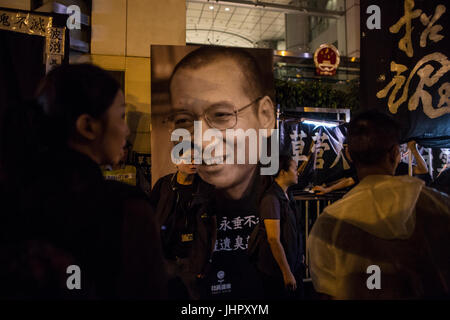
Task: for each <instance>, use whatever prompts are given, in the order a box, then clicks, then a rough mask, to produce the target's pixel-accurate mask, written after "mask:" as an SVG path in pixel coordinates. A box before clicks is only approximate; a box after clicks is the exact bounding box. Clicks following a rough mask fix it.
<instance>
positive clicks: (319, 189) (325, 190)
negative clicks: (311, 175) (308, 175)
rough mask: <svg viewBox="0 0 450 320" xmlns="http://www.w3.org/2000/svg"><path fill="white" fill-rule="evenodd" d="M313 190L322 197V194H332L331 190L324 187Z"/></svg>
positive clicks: (315, 187) (316, 187)
mask: <svg viewBox="0 0 450 320" xmlns="http://www.w3.org/2000/svg"><path fill="white" fill-rule="evenodd" d="M311 190H312V191H314V193H316V194H318V195H322V194H325V193H328V192H330V190H329V189H328V188H325V187H322V186H314V187H313V188H312V189H311ZM316 191H317V192H316Z"/></svg>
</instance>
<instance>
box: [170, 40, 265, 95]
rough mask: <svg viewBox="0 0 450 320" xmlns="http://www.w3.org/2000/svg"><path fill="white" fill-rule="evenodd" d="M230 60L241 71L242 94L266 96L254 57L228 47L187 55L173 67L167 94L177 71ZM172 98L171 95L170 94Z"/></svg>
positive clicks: (202, 49)
mask: <svg viewBox="0 0 450 320" xmlns="http://www.w3.org/2000/svg"><path fill="white" fill-rule="evenodd" d="M224 59H230V60H233V61H234V62H236V64H237V65H238V67H239V69H240V70H241V71H242V73H243V75H244V77H245V81H244V82H243V86H244V88H243V89H244V92H246V93H247V94H248V95H249V96H250V99H252V100H254V99H256V98H258V97H261V96H265V95H267V92H266V91H267V89H266V88H265V86H264V81H263V74H262V72H261V68H260V67H259V65H258V62H257V61H256V59H255V57H254V56H253V55H251V54H250V53H248V52H247V51H245V50H244V49H241V48H228V47H208V46H205V47H200V48H199V49H196V50H194V51H192V52H190V53H189V54H187V55H186V56H185V57H184V58H183V59H182V60H181V61H180V62H178V64H177V65H176V66H175V68H174V70H173V72H172V75H171V77H170V81H169V92H170V86H171V84H172V80H173V78H174V76H175V74H176V73H177V71H178V70H179V69H193V70H196V69H199V68H201V67H204V66H207V65H210V64H211V63H213V62H216V61H218V60H224ZM170 96H171V97H172V93H171V92H170Z"/></svg>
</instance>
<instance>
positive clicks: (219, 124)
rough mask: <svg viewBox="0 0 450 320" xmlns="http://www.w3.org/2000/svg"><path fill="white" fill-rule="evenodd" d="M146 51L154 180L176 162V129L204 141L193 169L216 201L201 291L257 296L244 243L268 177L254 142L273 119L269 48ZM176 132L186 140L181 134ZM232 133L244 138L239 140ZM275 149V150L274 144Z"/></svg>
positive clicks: (199, 143)
mask: <svg viewBox="0 0 450 320" xmlns="http://www.w3.org/2000/svg"><path fill="white" fill-rule="evenodd" d="M150 59H151V94H152V96H151V116H152V124H151V125H152V135H151V143H152V144H151V149H152V158H151V159H152V183H153V184H156V185H158V182H157V181H158V180H160V179H161V178H162V177H165V176H169V177H172V178H171V179H173V176H172V175H171V173H174V172H176V170H177V169H176V166H175V164H174V161H173V158H172V155H173V154H172V153H171V152H172V150H174V147H175V146H178V145H181V144H180V143H179V141H178V140H177V139H175V140H173V139H172V138H173V134H174V132H175V131H177V130H180V129H181V130H184V131H182V132H186V133H187V136H188V137H189V136H191V137H192V142H193V145H195V148H196V149H195V150H196V151H197V148H198V147H200V146H203V151H202V149H201V148H200V151H202V152H203V153H202V152H200V155H201V156H202V158H201V159H200V162H198V163H197V164H198V169H197V173H198V176H199V177H201V178H202V179H203V181H205V182H207V183H209V184H210V185H213V186H214V187H215V190H214V192H211V193H209V194H208V195H207V198H208V199H209V200H210V201H211V202H212V203H213V204H214V208H213V209H211V212H212V214H213V215H215V217H216V220H217V229H216V230H217V241H216V242H215V245H214V248H212V249H213V250H214V252H213V255H212V264H211V265H210V267H209V272H208V273H207V275H206V278H205V279H203V280H202V283H203V288H204V289H205V291H206V293H205V296H204V297H203V298H206V299H257V298H258V297H261V294H262V287H261V283H260V280H259V276H258V273H257V270H256V268H255V267H254V265H253V264H252V263H251V262H250V261H249V258H248V254H247V247H248V241H249V238H250V234H251V232H252V231H253V229H254V227H255V226H256V225H257V223H258V216H259V214H258V206H259V202H258V201H257V195H258V194H259V191H260V190H262V188H261V187H262V186H263V185H264V182H263V180H264V181H268V179H269V177H270V176H269V175H263V174H262V171H263V169H262V168H260V166H259V164H260V160H261V158H260V153H259V150H260V148H261V141H263V140H264V139H263V138H267V136H266V137H264V136H263V135H262V134H261V130H269V131H272V130H273V129H274V128H275V123H276V120H275V106H274V102H273V101H274V100H273V96H274V80H273V52H272V50H268V49H241V48H227V47H208V46H152V47H151V57H150ZM198 126H201V127H198ZM228 130H230V131H231V134H232V135H231V139H229V138H228V135H227V134H228ZM177 132H178V131H177ZM209 133H212V136H210V137H209V138H208V139H210V140H208V139H207V138H206V136H207V135H208V134H209ZM217 134H218V135H219V137H218V138H217ZM247 134H248V136H247ZM272 134H273V132H272ZM180 137H181V136H180ZM198 137H200V140H199V141H197V140H196V139H197V138H198ZM181 138H183V141H184V136H183V137H181ZM202 138H203V139H204V140H203V141H202ZM240 138H243V140H240ZM222 140H223V141H222ZM268 140H269V139H268ZM183 141H181V142H183ZM207 141H208V142H207ZM209 141H213V142H211V143H212V145H214V144H216V143H218V142H220V147H219V148H218V149H216V148H215V147H214V149H213V151H211V148H209V147H210V146H211V144H210V142H209ZM237 141H244V148H241V147H240V145H239V142H237ZM264 141H265V140H264ZM271 141H275V142H278V140H277V139H272V140H271ZM236 143H237V145H236ZM216 145H218V144H216ZM225 146H226V148H225ZM270 146H271V147H272V145H270ZM228 147H232V148H231V150H233V151H229V149H228ZM255 147H257V148H258V151H257V152H256V151H255V150H256V149H254V148H255ZM275 149H277V150H278V145H276V148H275ZM275 149H274V148H272V149H271V150H275ZM207 150H209V151H210V152H209V153H208V152H207ZM240 151H242V152H243V154H244V155H246V158H245V161H244V162H242V163H240V162H239V160H238V158H239V154H240V153H239V152H240ZM207 154H209V156H208V155H207ZM230 155H231V159H234V160H232V161H231V163H228V161H227V162H226V163H225V162H223V163H220V164H212V165H211V164H210V162H211V161H214V159H219V158H220V159H222V158H223V160H225V159H228V158H229V156H230ZM274 155H275V154H274ZM276 155H277V157H276V158H277V160H276V161H277V163H278V153H277V154H276ZM253 156H254V157H253ZM251 159H253V160H255V162H253V161H252V160H251ZM274 173H276V172H273V173H272V174H274ZM266 178H267V179H266ZM172 181H173V180H172ZM168 205H170V204H168ZM156 211H157V212H156V214H157V215H158V210H156Z"/></svg>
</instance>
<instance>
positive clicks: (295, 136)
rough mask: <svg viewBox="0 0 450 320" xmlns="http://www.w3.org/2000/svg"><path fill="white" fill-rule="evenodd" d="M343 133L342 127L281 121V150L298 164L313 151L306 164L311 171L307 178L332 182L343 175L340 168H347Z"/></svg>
mask: <svg viewBox="0 0 450 320" xmlns="http://www.w3.org/2000/svg"><path fill="white" fill-rule="evenodd" d="M345 132H346V131H345V128H344V127H343V126H339V127H333V128H329V127H325V126H317V125H314V124H306V123H302V122H299V121H281V122H280V150H281V152H282V153H286V154H290V155H292V157H293V159H294V160H295V161H297V163H298V164H300V163H301V162H303V161H306V160H308V154H309V152H312V157H311V158H310V159H309V161H310V162H311V163H310V166H308V167H309V168H310V170H311V171H312V174H310V175H309V176H310V179H311V180H310V181H311V182H313V184H314V185H317V184H322V183H328V182H332V181H335V180H338V179H339V178H342V177H343V171H344V170H348V169H349V168H350V164H349V162H348V161H347V159H346V158H345V156H344V147H343V143H344V140H345ZM311 144H313V145H312V146H311ZM334 178H335V179H334ZM308 180H309V179H308ZM299 183H300V184H301V183H302V181H300V182H299Z"/></svg>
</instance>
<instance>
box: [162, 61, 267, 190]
mask: <svg viewBox="0 0 450 320" xmlns="http://www.w3.org/2000/svg"><path fill="white" fill-rule="evenodd" d="M244 81H246V78H245V76H244V74H243V73H242V72H241V70H240V68H239V66H238V64H237V63H236V62H234V61H233V60H231V59H227V58H225V59H221V60H217V61H214V62H211V63H208V64H206V65H205V66H202V67H200V68H197V69H191V68H181V69H178V71H177V73H176V74H175V76H174V77H173V80H172V83H171V101H172V108H173V109H174V110H173V111H174V112H189V113H191V114H192V115H194V116H195V118H196V120H199V121H200V120H201V121H202V130H203V132H204V131H205V130H207V129H210V128H212V127H213V126H212V125H210V124H209V123H208V121H206V120H205V117H204V114H205V111H206V110H211V108H216V107H220V106H223V107H228V108H232V110H239V109H240V108H242V107H243V106H246V105H248V104H250V103H252V101H254V100H255V98H257V97H255V94H252V93H248V92H246V89H245V88H246V86H244V83H245V82H244ZM269 109H271V110H270V112H268V111H267V110H269ZM264 110H265V112H264ZM274 124H275V120H274V116H273V104H272V102H271V100H270V98H269V97H264V98H262V99H260V100H258V101H256V102H255V103H254V105H252V106H250V107H249V108H245V109H244V110H242V111H241V112H239V113H237V121H236V123H235V126H234V127H233V129H235V130H236V129H243V130H244V131H245V130H247V129H249V128H252V129H256V130H257V132H258V129H263V128H273V127H274ZM222 133H223V157H224V161H223V164H214V165H206V164H202V165H200V166H199V168H198V173H199V175H200V176H201V177H202V179H203V180H205V181H206V182H208V183H210V184H213V185H215V186H216V187H217V188H219V189H225V190H226V189H229V188H233V187H236V186H237V185H239V184H241V183H244V181H246V179H248V177H249V175H252V174H253V172H254V170H255V168H256V164H248V159H249V158H248V152H249V151H248V140H247V141H246V155H247V156H246V164H236V159H237V158H236V157H235V161H234V164H225V157H226V143H227V141H226V139H225V138H226V135H225V130H223V131H222ZM202 134H203V133H202ZM236 141H237V139H234V144H235V146H234V153H235V156H236V152H237V147H236ZM210 143H211V141H205V142H203V149H205V147H206V146H207V145H208V144H210ZM228 143H233V141H231V142H230V141H228ZM213 156H219V157H220V156H221V155H217V154H213Z"/></svg>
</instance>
